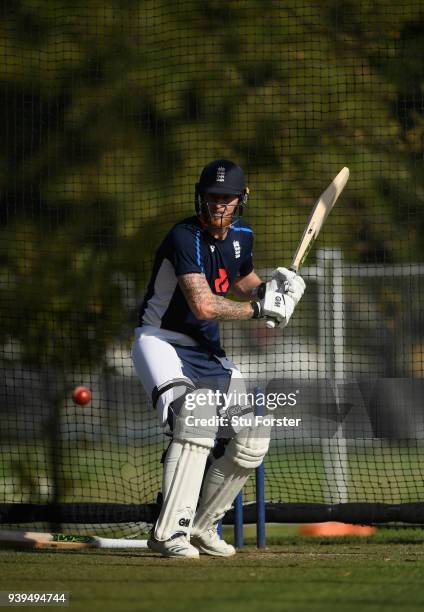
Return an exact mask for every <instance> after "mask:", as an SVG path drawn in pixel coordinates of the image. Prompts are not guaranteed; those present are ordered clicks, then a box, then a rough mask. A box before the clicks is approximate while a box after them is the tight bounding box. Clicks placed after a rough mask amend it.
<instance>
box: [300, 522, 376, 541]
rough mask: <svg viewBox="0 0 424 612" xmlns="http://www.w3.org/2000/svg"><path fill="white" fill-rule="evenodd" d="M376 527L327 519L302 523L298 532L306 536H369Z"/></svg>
mask: <svg viewBox="0 0 424 612" xmlns="http://www.w3.org/2000/svg"><path fill="white" fill-rule="evenodd" d="M375 531H376V528H375V527H370V526H369V525H351V524H349V523H338V522H335V521H328V522H326V523H311V524H309V525H302V526H301V527H300V529H299V533H301V534H302V535H306V536H315V537H321V536H330V537H331V536H333V537H338V536H370V535H372V534H373V533H375Z"/></svg>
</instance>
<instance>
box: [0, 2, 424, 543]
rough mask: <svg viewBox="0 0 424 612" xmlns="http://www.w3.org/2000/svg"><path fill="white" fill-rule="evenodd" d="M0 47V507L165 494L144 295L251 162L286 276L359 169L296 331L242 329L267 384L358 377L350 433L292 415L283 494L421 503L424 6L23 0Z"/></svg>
mask: <svg viewBox="0 0 424 612" xmlns="http://www.w3.org/2000/svg"><path fill="white" fill-rule="evenodd" d="M0 52H1V56H2V61H1V62H0V108H1V113H2V117H3V121H2V122H1V126H0V133H1V144H0V155H1V164H0V198H1V201H0V206H1V208H0V215H1V217H0V246H1V251H0V252H1V255H0V266H1V269H0V282H1V291H0V302H1V310H2V316H1V320H0V335H1V337H0V341H1V349H0V359H1V372H2V383H1V386H0V441H1V450H0V504H4V503H8V504H10V503H19V504H22V503H33V504H46V503H49V502H53V503H58V502H61V503H71V502H72V503H80V502H86V503H88V502H97V503H114V504H147V503H153V502H155V500H156V495H157V492H158V491H159V489H160V479H161V465H160V457H161V454H162V452H163V449H164V448H165V447H166V445H167V442H168V440H167V438H166V437H165V436H164V435H163V433H162V430H161V428H160V427H159V425H158V423H157V418H156V415H155V413H154V412H153V410H152V409H151V406H150V401H149V399H148V398H147V397H146V396H145V394H144V391H143V389H142V387H141V385H140V383H139V382H138V380H137V379H136V377H135V374H134V372H133V369H132V364H131V359H130V346H131V341H132V334H133V328H134V327H135V325H136V310H137V306H138V304H139V302H140V300H141V298H142V296H143V292H144V290H145V287H146V283H147V280H148V278H149V275H150V271H151V266H152V261H153V256H154V252H155V249H156V247H157V246H158V244H159V243H160V241H161V240H162V238H163V236H164V235H165V233H166V232H167V231H168V229H169V228H170V226H171V225H172V224H173V223H174V222H176V221H177V220H179V219H181V218H183V217H186V216H188V215H190V214H192V212H193V208H194V184H195V182H196V181H197V179H198V175H199V172H200V170H201V169H202V167H203V166H204V165H205V164H206V163H207V162H208V161H210V160H212V159H215V158H219V157H226V158H229V159H234V160H235V161H236V162H238V163H239V164H240V165H241V166H242V167H243V168H244V170H245V172H246V175H247V177H248V184H249V187H250V190H251V195H250V199H249V204H248V207H247V209H246V215H245V216H246V220H247V221H248V222H249V223H250V224H251V225H252V226H253V227H254V231H255V252H254V256H255V266H256V269H257V270H259V271H261V272H262V273H263V275H264V277H265V278H266V277H267V274H269V272H270V270H271V269H272V268H274V267H275V266H277V265H288V264H289V263H290V261H291V257H292V255H293V253H294V250H295V248H296V246H297V243H298V240H299V237H300V235H301V234H302V231H303V228H304V226H305V222H306V219H307V218H308V215H309V213H310V210H311V207H312V204H313V202H314V200H315V198H316V197H317V195H319V193H321V192H322V191H323V189H324V187H325V186H326V185H327V184H328V183H329V182H330V181H331V179H332V178H333V177H334V176H335V175H336V174H337V172H338V171H339V170H340V169H341V168H342V167H343V166H348V167H349V168H350V172H351V177H350V180H349V183H348V185H347V187H346V190H345V191H344V193H343V195H342V196H341V199H340V201H339V202H338V204H337V205H336V208H335V209H334V211H333V212H332V214H331V216H330V217H329V219H328V221H327V222H326V225H325V227H324V230H323V232H322V234H321V236H320V238H319V241H318V244H317V245H316V246H315V248H314V250H313V251H312V252H311V254H310V256H309V258H308V261H307V263H306V266H305V268H304V271H303V274H304V277H305V280H306V282H307V287H308V288H307V292H306V294H305V297H304V299H303V300H302V303H301V304H300V305H299V307H298V309H297V311H296V313H295V315H294V318H293V321H292V322H291V324H290V326H289V327H288V328H287V329H286V330H284V331H281V330H279V329H276V330H268V329H267V328H266V327H265V326H264V323H263V322H261V321H259V322H250V321H248V322H226V323H224V324H223V325H222V335H223V340H224V346H225V348H226V350H227V354H228V355H229V356H231V357H232V358H233V359H234V361H235V362H236V363H237V364H239V366H240V368H241V369H242V371H243V372H244V373H245V374H246V376H247V378H248V380H249V383H251V384H252V385H254V384H256V383H257V382H258V381H259V382H260V381H263V380H264V379H267V380H270V379H273V378H282V377H284V379H286V381H289V382H288V384H290V385H293V386H294V387H296V388H299V386H300V387H302V389H303V388H305V389H306V388H308V385H309V388H312V389H315V388H316V385H318V386H319V384H320V381H321V383H322V381H323V380H325V381H327V383H328V385H330V386H331V385H334V381H336V382H337V381H338V382H340V383H342V385H343V388H342V393H343V394H344V397H343V398H340V397H337V398H336V400H335V401H336V406H337V410H336V418H335V421H334V418H333V420H332V421H331V419H330V421H331V422H332V423H333V424H334V422H336V425H337V426H336V427H335V428H334V427H333V429H332V430H331V432H330V433H329V432H328V431H327V434H326V435H324V434H325V431H324V433H323V428H322V427H323V426H322V421H323V420H324V421H325V422H326V423H327V424H328V422H329V421H328V419H327V420H325V415H323V414H322V413H321V414H317V413H315V414H314V416H313V418H311V421H310V424H309V427H308V428H306V429H305V430H302V429H301V428H299V429H296V430H293V429H290V430H289V429H283V428H279V429H274V430H273V439H272V444H271V449H270V453H269V455H268V457H267V459H266V499H267V500H268V501H269V502H280V501H282V502H292V503H298V504H306V503H323V504H338V503H343V502H368V503H378V502H380V503H388V504H399V503H412V502H424V485H423V467H422V458H423V450H424V449H423V439H424V422H423V416H422V394H421V392H420V386H419V385H420V382H421V380H422V379H423V376H424V325H423V318H422V317H423V315H422V303H423V301H422V294H423V283H424V263H421V262H423V253H424V251H423V244H424V243H423V241H422V234H423V229H424V215H423V212H422V211H423V206H424V196H423V194H424V173H423V154H424V149H423V142H424V140H423V130H424V102H423V78H424V70H423V62H422V58H423V52H424V15H423V7H422V3H421V2H420V1H419V0H390V1H387V2H384V3H378V2H377V3H376V2H374V3H369V2H366V1H365V0H360V1H359V2H355V3H353V2H344V3H340V2H338V1H337V0H334V1H333V0H324V1H322V2H314V1H313V0H300V1H299V0H296V2H286V3H280V2H273V3H264V2H263V1H262V0H246V1H245V2H239V1H237V0H234V1H229V2H225V3H224V2H221V1H219V0H204V1H202V2H192V1H190V0H172V1H171V0H162V1H157V2H142V1H141V0H127V1H126V2H121V1H118V0H110V1H108V2H105V1H104V0H103V1H96V0H93V1H91V2H88V3H87V2H84V3H81V2H80V1H79V0H73V1H72V2H71V1H68V0H51V1H49V2H45V1H43V0H20V1H15V2H4V3H2V5H1V7H0ZM327 383H326V384H327ZM80 384H84V385H87V386H88V387H90V388H91V390H92V393H93V400H92V402H91V404H89V405H88V406H85V407H79V406H76V405H75V404H74V403H73V402H72V399H71V391H72V389H73V388H74V387H75V386H76V385H80ZM349 384H351V385H352V386H351V387H350V388H349V387H348V385H349ZM346 398H347V399H346ZM352 398H354V399H352ZM346 402H347V403H349V404H352V406H353V408H351V409H350V411H348V412H349V419H350V420H348V421H346V420H344V419H342V418H340V414H341V413H340V405H341V404H343V403H346ZM343 414H344V413H343ZM337 415H338V416H337ZM333 416H334V415H333ZM344 416H345V415H344ZM314 427H316V430H315V429H314ZM324 430H325V428H324ZM245 499H246V500H247V501H253V499H254V490H253V481H252V482H251V483H249V484H248V485H247V487H246V491H245ZM92 518H93V515H92V514H90V515H89V519H90V520H88V521H87V525H86V526H85V528H86V529H89V530H91V531H93V527H92V526H91V525H90V524H88V523H89V522H90V521H91V520H92ZM46 520H47V521H48V520H49V519H48V518H47V519H46ZM142 527H143V524H142V523H140V524H136V525H131V526H123V527H119V528H115V527H112V526H107V528H103V531H106V532H108V533H111V532H113V533H115V532H116V533H118V531H122V530H123V531H124V533H133V532H136V531H137V530H138V529H139V528H142ZM83 528H84V527H83V526H81V529H83ZM74 529H75V527H74Z"/></svg>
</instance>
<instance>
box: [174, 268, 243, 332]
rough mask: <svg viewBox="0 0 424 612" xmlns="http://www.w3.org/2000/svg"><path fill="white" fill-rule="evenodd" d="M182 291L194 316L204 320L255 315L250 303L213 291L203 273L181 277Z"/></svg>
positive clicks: (231, 318) (241, 317) (227, 319)
mask: <svg viewBox="0 0 424 612" xmlns="http://www.w3.org/2000/svg"><path fill="white" fill-rule="evenodd" d="M179 284H180V287H181V291H182V292H183V295H184V297H185V299H186V300H187V303H188V304H189V306H190V309H191V311H192V313H193V314H194V316H195V317H196V318H197V319H200V320H202V321H209V320H218V321H231V320H240V321H242V320H247V319H251V318H252V316H253V312H254V311H253V307H252V306H251V304H250V303H246V302H244V303H243V302H235V301H233V300H228V299H227V298H225V297H223V296H221V295H215V294H214V293H212V291H211V288H210V287H209V285H208V283H207V282H206V278H205V276H204V275H203V274H185V275H182V276H180V277H179Z"/></svg>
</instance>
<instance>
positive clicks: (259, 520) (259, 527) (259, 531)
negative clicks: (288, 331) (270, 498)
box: [254, 387, 266, 548]
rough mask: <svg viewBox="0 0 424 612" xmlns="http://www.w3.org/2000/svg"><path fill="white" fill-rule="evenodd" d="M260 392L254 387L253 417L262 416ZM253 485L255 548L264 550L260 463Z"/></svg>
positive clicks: (262, 494)
mask: <svg viewBox="0 0 424 612" xmlns="http://www.w3.org/2000/svg"><path fill="white" fill-rule="evenodd" d="M260 392H261V388H260V387H255V390H254V396H255V415H256V416H264V414H265V410H264V406H263V405H258V403H257V401H256V398H257V396H258V394H259V393H260ZM255 481H256V482H255V484H256V546H257V547H258V548H265V546H266V534H265V467H264V462H263V461H262V463H261V465H260V466H259V467H257V468H256V470H255Z"/></svg>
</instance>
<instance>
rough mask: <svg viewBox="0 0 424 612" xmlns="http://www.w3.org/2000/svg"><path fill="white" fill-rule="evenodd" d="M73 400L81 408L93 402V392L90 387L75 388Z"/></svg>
mask: <svg viewBox="0 0 424 612" xmlns="http://www.w3.org/2000/svg"><path fill="white" fill-rule="evenodd" d="M72 399H73V400H74V402H75V403H76V404H78V405H79V406H85V405H86V404H88V403H89V402H90V401H91V391H90V389H89V388H88V387H75V389H74V390H73V391H72Z"/></svg>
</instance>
